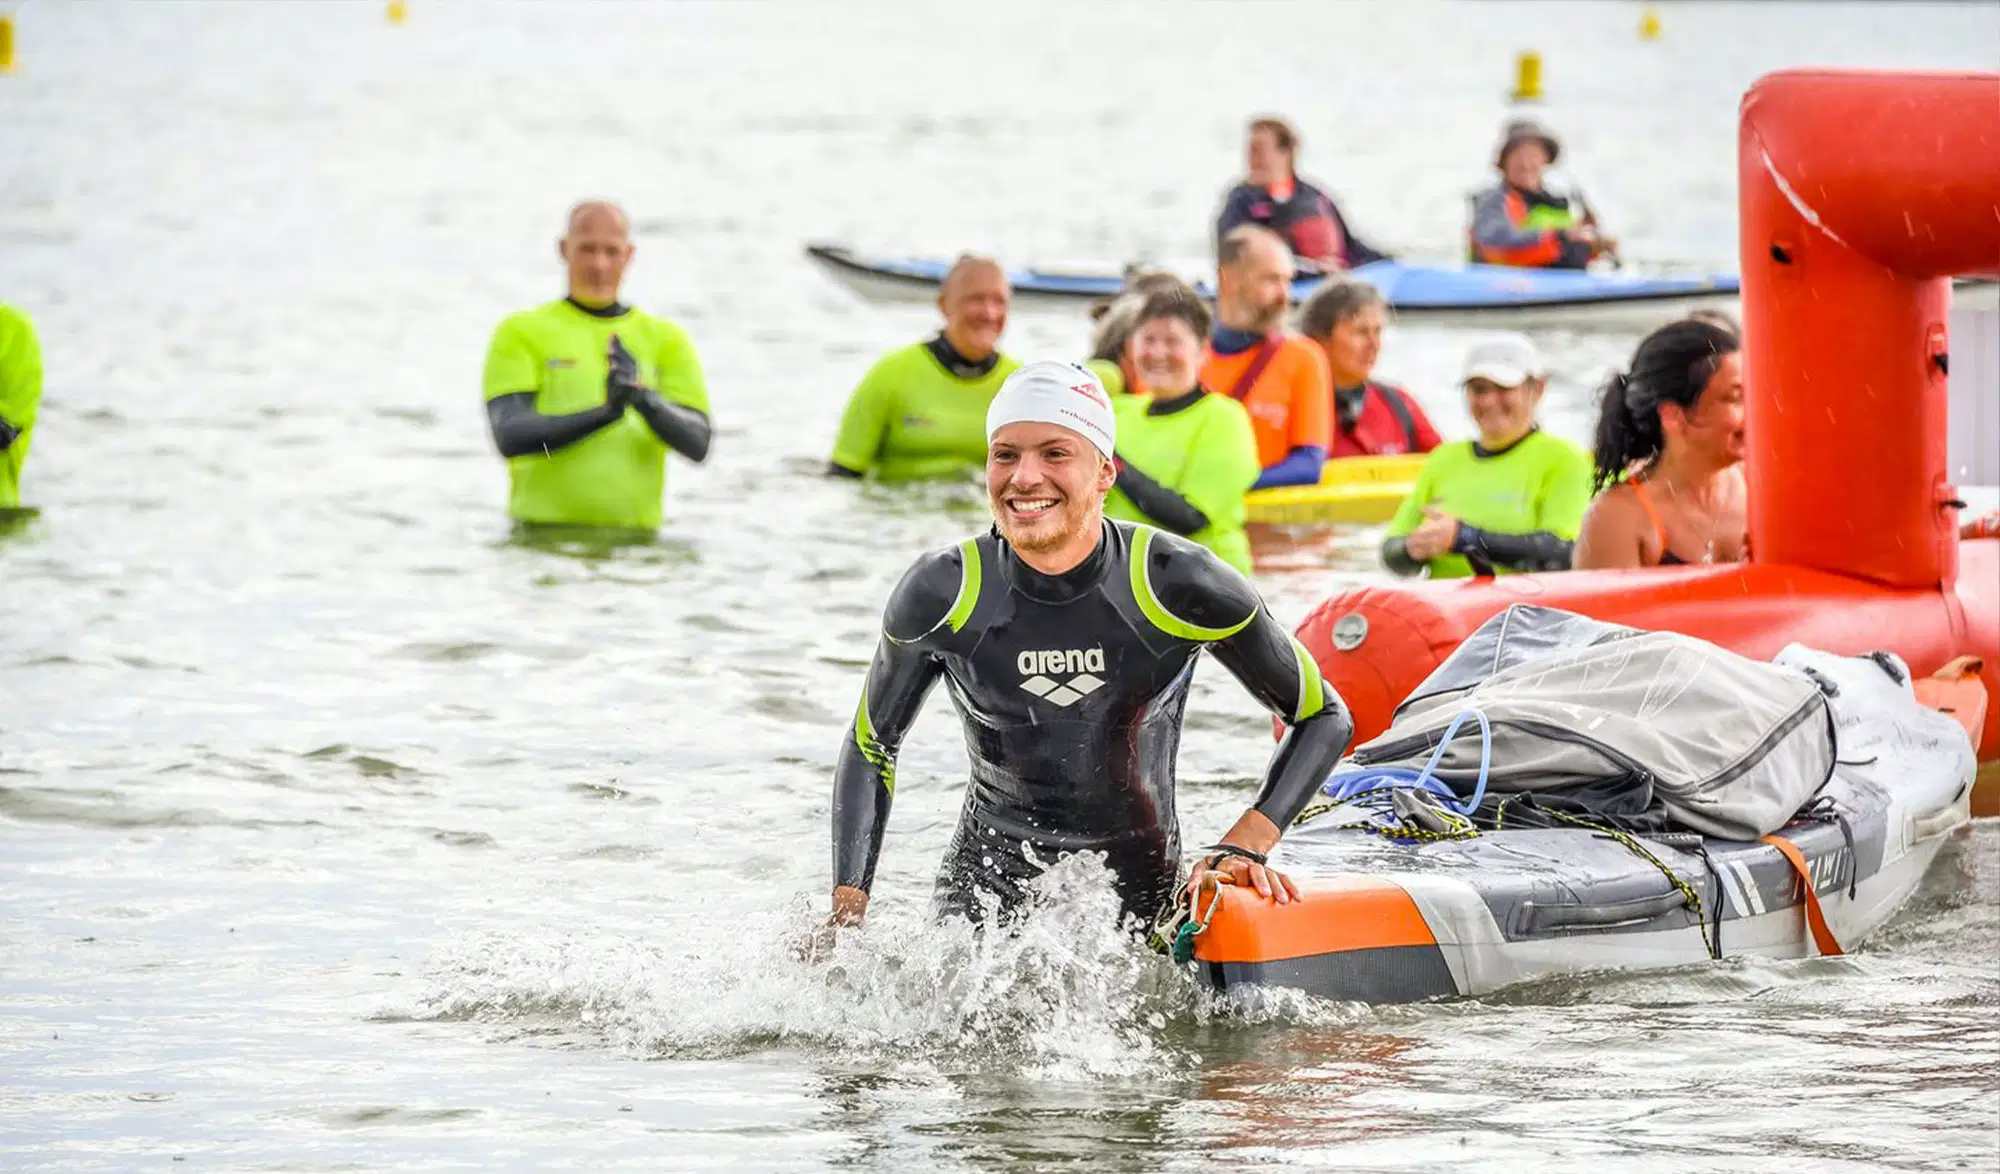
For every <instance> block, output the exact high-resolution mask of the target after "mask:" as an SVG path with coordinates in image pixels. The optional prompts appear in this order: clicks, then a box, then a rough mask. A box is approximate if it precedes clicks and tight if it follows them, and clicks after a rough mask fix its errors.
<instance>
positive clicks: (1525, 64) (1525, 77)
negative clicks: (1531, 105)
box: [1514, 49, 1542, 102]
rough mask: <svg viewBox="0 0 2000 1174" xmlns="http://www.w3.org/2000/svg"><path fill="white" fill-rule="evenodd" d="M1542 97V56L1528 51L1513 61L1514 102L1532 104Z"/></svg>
mask: <svg viewBox="0 0 2000 1174" xmlns="http://www.w3.org/2000/svg"><path fill="white" fill-rule="evenodd" d="M1541 96H1542V55H1541V54H1540V53H1537V52H1535V51H1534V50H1532V49H1530V50H1528V51H1527V52H1526V53H1522V54H1521V55H1520V56H1518V57H1516V58H1515V59H1514V100H1515V101H1516V102H1533V101H1535V100H1536V99H1538V98H1540V97H1541Z"/></svg>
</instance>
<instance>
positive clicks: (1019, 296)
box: [806, 244, 1739, 325]
mask: <svg viewBox="0 0 2000 1174" xmlns="http://www.w3.org/2000/svg"><path fill="white" fill-rule="evenodd" d="M806 256H807V257H809V258H810V259H811V260H812V261H813V262H814V263H816V264H818V265H819V266H820V267H821V268H822V269H824V270H826V271H827V272H828V273H829V274H831V275H832V276H833V277H834V278H835V279H836V280H838V281H840V282H841V284H843V285H846V286H847V287H849V288H850V289H853V290H854V291H855V292H857V293H860V294H861V295H863V296H865V297H870V298H880V299H889V300H909V299H911V298H917V299H921V300H929V299H931V298H934V297H936V296H937V288H938V283H939V281H941V280H942V279H943V277H944V274H945V271H946V269H948V268H949V267H950V264H951V263H950V262H949V261H944V260H937V259H932V258H882V257H864V256H861V255H860V254H857V253H855V252H854V251H853V250H851V249H848V248H845V247H843V246H840V245H829V244H815V245H808V246H807V247H806ZM1347 276H1348V277H1351V278H1355V279H1359V280H1361V281H1366V282H1368V283H1369V284H1371V285H1373V286H1375V287H1376V288H1378V289H1380V290H1381V291H1382V294H1383V296H1384V297H1385V298H1386V299H1387V300H1388V302H1389V304H1390V306H1391V307H1392V308H1393V309H1394V311H1395V313H1396V315H1397V317H1398V318H1402V319H1420V320H1426V321H1431V320H1456V319H1477V320H1481V321H1489V320H1490V321H1491V322H1492V323H1493V324H1494V325H1502V324H1509V325H1525V324H1532V323H1534V322H1537V321H1543V320H1549V321H1554V320H1563V321H1569V320H1574V319H1588V318H1602V317H1605V316H1607V315H1609V316H1615V317H1618V318H1621V319H1627V318H1634V317H1639V318H1644V319H1649V320H1662V319H1665V318H1669V317H1672V316H1675V315H1677V314H1684V313H1686V312H1687V311H1689V310H1691V309H1695V308H1697V307H1701V306H1710V307H1725V306H1727V305H1728V304H1729V303H1731V302H1734V301H1735V300H1736V298H1737V296H1738V294H1739V287H1738V283H1737V279H1736V277H1735V275H1733V274H1713V275H1709V276H1699V277H1671V276H1638V275H1626V274H1621V273H1593V272H1585V271H1579V270H1567V269H1516V268H1511V267H1509V266H1504V265H1458V266H1437V265H1410V264H1405V263H1403V262H1400V261H1377V262H1374V263H1373V264H1369V265H1363V266H1360V267H1358V268H1355V269H1351V270H1349V271H1348V272H1347ZM1008 280H1009V281H1010V282H1011V283H1012V285H1013V288H1014V298H1015V300H1016V301H1017V302H1024V301H1025V302H1042V303H1049V302H1055V303H1066V304H1070V305H1075V304H1077V303H1080V302H1081V303H1088V302H1090V301H1093V300H1097V299H1101V298H1108V297H1111V296H1113V295H1115V294H1116V293H1117V292H1118V290H1119V287H1120V286H1121V285H1122V283H1123V278H1122V276H1121V275H1119V274H1117V273H1111V272H1105V273H1077V272H1061V271H1056V270H1047V269H1016V270H1012V271H1010V272H1009V273H1008ZM1322 280H1325V279H1324V278H1321V277H1318V276H1311V277H1300V278H1298V279H1297V280H1295V281H1293V282H1292V300H1293V303H1294V304H1297V303H1299V302H1302V301H1303V300H1304V299H1305V298H1306V297H1307V296H1308V295H1310V294H1311V293H1312V291H1313V288H1314V287H1315V286H1317V285H1318V284H1319V283H1320V282H1321V281H1322ZM1195 288H1196V289H1197V290H1199V291H1200V292H1201V294H1202V296H1203V297H1208V298H1212V297H1214V291H1213V288H1212V285H1211V283H1210V282H1209V281H1208V280H1207V279H1206V278H1203V279H1201V280H1198V281H1196V282H1195Z"/></svg>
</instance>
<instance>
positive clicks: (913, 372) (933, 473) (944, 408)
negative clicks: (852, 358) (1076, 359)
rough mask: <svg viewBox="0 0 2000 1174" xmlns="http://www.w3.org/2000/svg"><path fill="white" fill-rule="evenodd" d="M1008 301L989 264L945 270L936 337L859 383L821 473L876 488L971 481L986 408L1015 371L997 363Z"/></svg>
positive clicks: (972, 260)
mask: <svg viewBox="0 0 2000 1174" xmlns="http://www.w3.org/2000/svg"><path fill="white" fill-rule="evenodd" d="M1012 296H1013V294H1012V290H1011V288H1010V287H1009V285H1008V283H1007V272H1006V270H1004V269H1002V268H1000V265H999V262H997V261H994V260H993V259H991V258H990V257H974V256H962V257H960V258H959V259H958V260H957V261H956V262H954V263H953V265H952V267H951V269H950V271H949V272H947V273H946V274H945V278H944V282H943V284H942V285H941V286H940V287H939V289H938V299H937V304H938V311H939V312H940V313H942V314H943V315H944V328H943V329H941V330H940V331H938V333H937V334H935V335H933V336H932V337H931V338H930V339H928V340H927V341H924V342H913V343H911V344H910V345H908V346H906V347H901V348H898V349H897V350H893V351H890V352H889V353H888V354H886V355H884V356H883V357H882V358H881V359H880V360H879V361H878V362H876V364H875V365H874V366H873V367H871V368H869V369H868V373H867V374H866V375H864V376H862V378H861V383H860V385H859V386H857V387H856V388H855V389H854V394H853V395H852V396H850V397H848V401H847V410H846V411H844V412H843V413H841V417H840V435H839V436H838V437H836V438H835V440H834V442H833V456H832V459H831V460H830V461H829V462H828V464H827V472H829V473H832V474H833V475H835V476H838V477H863V476H867V477H873V478H875V479H876V480H881V481H915V480H924V479H930V478H940V477H962V476H967V475H969V474H971V473H973V472H976V471H977V470H978V469H979V467H980V465H981V464H983V463H984V462H985V460H986V436H985V432H984V427H985V422H986V405H988V404H990V403H992V402H993V396H994V393H995V392H998V391H999V390H1000V384H1001V383H1002V382H1003V381H1005V380H1006V378H1007V376H1009V375H1011V374H1013V372H1014V371H1015V370H1016V369H1017V368H1018V367H1020V364H1019V363H1018V362H1016V361H1015V360H1013V359H1010V358H1008V357H1007V356H1006V355H1004V354H1001V353H1000V335H1001V333H1002V332H1003V331H1005V330H1006V329H1007V310H1008V306H1009V304H1010V302H1011V301H1012Z"/></svg>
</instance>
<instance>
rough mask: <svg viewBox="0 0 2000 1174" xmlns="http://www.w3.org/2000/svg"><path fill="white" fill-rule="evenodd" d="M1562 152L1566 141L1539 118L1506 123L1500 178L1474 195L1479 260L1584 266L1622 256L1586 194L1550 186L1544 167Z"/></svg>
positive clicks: (1476, 258)
mask: <svg viewBox="0 0 2000 1174" xmlns="http://www.w3.org/2000/svg"><path fill="white" fill-rule="evenodd" d="M1561 155H1562V144H1561V143H1558V142H1557V141H1556V137H1555V136H1554V135H1552V134H1550V133H1549V132H1548V131H1547V130H1545V129H1543V128H1542V126H1541V125H1540V124H1538V123H1534V122H1527V121H1517V122H1510V123H1508V124H1507V132H1506V135H1505V137H1504V138H1502V140H1501V143H1500V152H1499V154H1498V156H1496V157H1495V159H1494V166H1496V167H1498V168H1499V169H1500V182H1499V183H1497V184H1495V185H1493V186H1492V187H1490V188H1487V189H1485V190H1484V191H1482V192H1480V193H1478V194H1477V195H1475V196H1474V197H1473V200H1472V229H1471V232H1470V237H1471V259H1472V261H1473V262H1474V263H1475V264H1480V265H1515V266H1519V267H1522V268H1527V269H1582V268H1585V267H1586V266H1588V265H1589V264H1590V262H1591V261H1592V260H1594V259H1596V258H1597V257H1600V256H1611V257H1615V256H1617V252H1618V242H1617V241H1615V240H1613V239H1612V238H1610V237H1608V236H1605V235H1603V233H1602V232H1601V231H1600V230H1599V228H1598V226H1597V213H1596V212H1594V211H1593V210H1592V209H1591V207H1590V205H1589V204H1588V203H1586V202H1585V201H1584V199H1583V197H1582V196H1581V195H1570V196H1559V195H1555V194H1552V193H1551V192H1549V190H1548V183H1547V178H1546V174H1545V173H1546V172H1547V171H1548V169H1549V167H1550V165H1551V164H1553V163H1554V162H1555V161H1556V160H1557V159H1558V158H1560V157H1561Z"/></svg>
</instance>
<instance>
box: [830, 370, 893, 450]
mask: <svg viewBox="0 0 2000 1174" xmlns="http://www.w3.org/2000/svg"><path fill="white" fill-rule="evenodd" d="M887 366H888V361H887V360H886V359H885V360H883V361H881V362H878V363H876V364H875V365H874V366H873V367H870V368H869V369H868V374H866V375H863V376H862V377H861V382H860V383H859V384H857V385H856V386H855V388H854V394H853V395H851V396H849V397H848V399H847V410H846V411H844V412H842V413H841V415H840V434H839V435H838V436H836V437H835V438H834V441H833V456H832V457H831V458H830V459H829V460H828V464H830V465H831V466H832V467H833V470H834V471H835V472H841V473H850V474H853V475H855V476H861V475H863V474H866V473H867V472H868V470H870V469H872V468H874V467H875V458H876V457H877V456H878V455H879V454H880V453H881V451H882V442H883V440H884V438H886V437H887V436H888V434H889V421H890V420H891V419H892V418H893V416H894V413H895V408H896V391H895V387H894V386H893V385H892V384H891V382H890V378H889V373H888V371H887V369H886V368H887Z"/></svg>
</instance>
